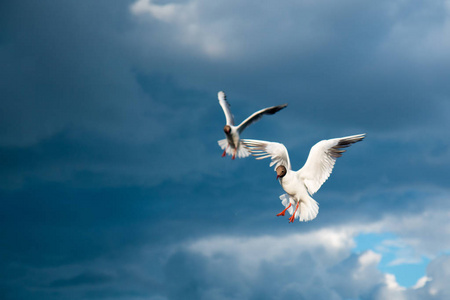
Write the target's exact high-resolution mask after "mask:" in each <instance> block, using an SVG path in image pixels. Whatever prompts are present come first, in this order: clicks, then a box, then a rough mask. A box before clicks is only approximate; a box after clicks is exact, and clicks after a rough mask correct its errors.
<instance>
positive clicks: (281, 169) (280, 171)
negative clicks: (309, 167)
mask: <svg viewBox="0 0 450 300" xmlns="http://www.w3.org/2000/svg"><path fill="white" fill-rule="evenodd" d="M275 171H276V172H277V179H279V178H283V177H284V175H286V167H285V166H278V167H277V168H276V169H275Z"/></svg>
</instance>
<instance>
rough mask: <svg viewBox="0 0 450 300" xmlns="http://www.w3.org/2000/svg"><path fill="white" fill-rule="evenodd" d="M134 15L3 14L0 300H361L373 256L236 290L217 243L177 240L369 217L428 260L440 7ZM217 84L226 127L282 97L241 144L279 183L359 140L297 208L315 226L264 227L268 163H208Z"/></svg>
mask: <svg viewBox="0 0 450 300" xmlns="http://www.w3.org/2000/svg"><path fill="white" fill-rule="evenodd" d="M144 2H145V1H144ZM144 2H143V3H144ZM133 3H136V1H120V2H114V3H111V2H108V1H100V2H98V1H97V2H95V3H78V2H72V1H63V2H58V3H55V2H52V1H40V2H39V3H35V2H33V1H20V2H13V1H10V2H3V3H2V4H1V6H2V9H0V14H1V18H0V25H1V26H0V27H1V28H2V31H1V32H0V64H1V65H2V68H0V81H1V84H0V93H1V95H2V96H1V98H2V109H1V110H0V111H1V112H0V114H1V115H0V164H1V170H0V179H1V189H2V190H1V191H0V198H1V202H0V212H1V213H0V214H1V215H2V216H1V218H0V224H1V230H0V241H1V242H0V243H1V247H0V253H1V254H2V255H1V257H2V258H1V259H2V262H3V264H0V265H2V267H1V269H2V270H0V271H1V272H0V274H3V275H0V276H1V278H2V279H3V280H2V284H1V285H0V295H3V296H4V297H2V298H5V299H30V298H33V299H37V298H42V299H52V297H53V299H62V298H64V299H86V298H108V299H109V298H119V299H120V298H123V299H133V298H136V299H139V298H146V299H148V298H149V297H154V299H158V300H160V299H186V297H187V296H189V297H191V298H199V299H201V298H203V299H236V298H239V297H240V298H243V299H264V298H267V299H274V298H277V299H278V298H280V297H281V298H285V297H293V296H295V297H304V298H305V299H308V298H316V299H317V298H327V299H341V298H351V297H354V298H357V297H361V298H367V299H376V297H377V296H379V295H381V296H380V298H382V296H383V295H385V294H383V293H387V295H391V294H389V293H391V292H392V289H388V288H386V284H385V282H384V281H383V280H384V279H383V278H384V277H383V275H384V274H382V273H381V272H380V271H378V269H377V268H376V261H377V256H376V255H373V253H372V254H369V255H368V256H367V255H366V256H364V255H363V254H351V253H350V252H349V251H350V250H349V249H348V248H346V250H345V251H343V252H339V251H338V252H339V253H340V254H342V253H344V254H342V256H340V257H339V259H336V260H334V264H332V265H326V266H325V265H324V263H323V262H322V261H320V259H319V258H323V259H330V257H332V256H333V255H335V252H333V253H331V252H330V253H328V254H324V253H325V252H327V251H328V250H327V249H328V248H327V247H325V246H323V245H322V246H318V247H317V248H316V249H315V250H317V253H314V255H313V254H311V253H312V252H311V251H303V252H301V253H296V254H295V255H294V256H293V257H292V256H289V255H287V256H286V257H289V259H293V261H292V262H291V263H290V264H288V266H287V267H285V268H280V266H279V264H280V262H281V263H283V260H281V259H280V260H276V261H275V260H270V258H269V259H268V260H267V261H264V258H265V257H263V259H262V260H261V261H259V262H258V263H257V264H256V265H254V266H253V267H255V266H256V267H255V268H254V269H252V270H253V271H254V274H253V276H243V274H242V269H240V267H239V263H238V262H239V261H242V257H240V256H239V255H234V254H233V253H232V252H233V251H232V250H233V247H231V248H227V249H228V250H229V251H231V254H230V252H229V251H228V252H227V251H219V250H217V249H216V250H215V251H216V253H215V255H213V256H208V255H207V254H205V253H204V252H202V251H193V250H192V249H189V247H187V246H186V244H189V243H194V244H195V241H198V240H201V239H202V238H203V237H205V236H206V237H208V236H212V237H214V236H216V235H220V234H225V235H234V236H235V237H236V240H235V241H236V244H237V245H239V243H241V244H245V242H243V241H242V240H240V239H239V238H240V237H242V236H247V237H248V239H249V240H251V238H252V237H254V236H258V235H263V234H269V235H270V234H272V235H278V234H280V233H283V234H288V235H289V234H297V233H298V232H299V230H300V231H301V232H302V233H308V232H311V231H314V230H320V228H327V227H329V226H331V227H333V226H344V227H345V226H347V225H348V224H351V225H354V226H357V225H355V224H360V223H364V222H366V223H369V224H372V223H376V224H378V223H377V222H381V223H383V222H384V223H383V224H384V225H379V224H378V225H376V226H375V225H373V226H374V227H376V228H384V230H386V228H395V229H398V232H397V234H398V235H399V236H400V235H402V236H405V237H406V238H408V239H407V240H408V241H410V242H411V245H415V246H417V249H420V251H421V252H426V253H427V254H430V253H431V254H433V255H435V254H436V252H437V251H438V250H437V249H442V247H443V244H445V240H442V239H441V238H439V237H438V236H435V235H430V234H427V232H430V231H432V229H433V228H434V226H435V225H436V224H437V223H434V222H431V221H429V222H428V223H426V222H425V221H424V220H427V218H429V215H431V216H433V217H432V218H431V219H432V221H435V222H438V221H439V222H441V223H443V222H444V220H445V212H446V211H448V208H447V206H445V205H443V201H445V199H446V198H447V195H448V193H446V188H447V185H448V184H447V182H446V178H447V177H446V174H447V169H448V166H449V163H450V160H449V159H448V152H449V147H448V143H447V142H445V140H444V137H448V133H447V131H446V128H447V127H446V126H443V125H448V121H446V119H447V115H446V112H448V111H449V110H448V105H446V104H445V101H447V100H448V99H447V98H448V94H449V92H450V90H449V86H448V84H447V82H446V78H448V75H449V68H448V65H449V61H448V59H447V56H446V55H444V54H443V53H447V52H446V51H445V50H446V49H447V48H448V45H447V44H446V43H442V44H439V43H433V42H432V41H433V39H434V40H444V41H445V40H446V39H445V37H446V33H447V31H448V30H447V29H446V26H444V25H445V24H446V23H445V22H446V15H445V14H444V13H443V11H445V6H444V2H442V1H440V2H439V1H438V2H437V4H436V3H433V4H427V3H425V2H420V1H401V2H392V1H381V2H380V1H379V2H373V3H372V2H370V3H369V2H367V1H365V2H360V1H344V2H339V3H338V2H334V1H319V2H314V3H312V2H298V1H288V2H285V3H283V4H280V3H278V2H271V3H266V4H260V3H259V2H258V3H256V2H242V1H231V2H230V1H227V2H216V3H212V2H211V3H209V2H208V1H201V0H197V1H176V2H168V1H159V2H155V3H153V2H152V4H154V5H157V8H158V5H164V4H175V5H174V6H168V7H167V10H166V11H165V12H164V11H163V12H162V10H160V11H159V13H157V12H155V11H153V14H148V12H147V13H145V12H144V13H141V14H139V13H136V11H133V9H132V7H133ZM419 4H420V5H419ZM159 8H163V6H161V7H159ZM425 12H426V13H425ZM419 24H420V26H419ZM440 38H441V39H440ZM432 46H433V47H432ZM425 50H426V51H425ZM427 51H430V52H427ZM423 53H431V54H432V55H431V54H430V55H426V54H423ZM219 90H225V91H226V92H227V94H228V98H229V101H230V103H231V105H232V111H233V114H234V115H235V117H236V120H237V121H241V120H243V119H244V118H246V117H247V116H248V115H249V114H250V113H252V112H254V111H255V110H256V109H259V108H263V107H266V106H269V105H276V104H281V103H286V102H287V103H289V106H288V108H287V109H286V110H283V111H282V112H280V113H278V114H277V115H275V116H268V117H267V118H264V119H263V120H261V121H260V122H259V123H257V124H255V125H252V126H251V127H249V128H248V129H247V130H246V132H245V133H244V137H247V138H258V139H266V140H274V141H279V142H283V143H285V144H286V146H287V147H288V150H289V153H290V155H291V161H292V163H293V165H294V166H295V168H296V169H298V168H300V167H301V166H302V165H303V163H304V161H305V160H306V157H307V155H308V151H309V149H310V148H311V146H312V145H313V144H314V143H316V142H318V141H319V140H320V139H325V138H332V137H338V136H344V135H347V134H348V135H349V134H357V133H362V132H367V134H368V136H367V139H366V140H365V141H364V142H362V143H358V144H357V145H354V146H352V147H351V148H349V149H348V153H346V154H344V156H343V157H342V158H340V159H339V160H338V162H337V164H336V169H335V170H334V171H333V174H332V175H331V177H330V179H329V180H328V181H327V182H326V183H325V185H324V186H323V188H322V189H321V191H320V192H319V193H317V194H316V195H315V196H314V197H315V199H316V200H318V202H319V203H320V205H321V206H320V213H319V217H318V218H317V220H315V221H314V222H310V223H307V224H297V223H296V224H294V226H291V227H286V225H287V221H286V219H280V218H275V216H274V215H275V214H276V213H277V212H279V210H281V208H282V207H281V204H280V201H279V199H278V196H279V195H281V194H282V193H283V192H282V189H281V187H280V186H279V184H278V182H277V181H276V180H275V176H274V175H275V174H274V172H273V170H272V168H269V167H268V164H269V161H268V160H265V161H262V162H261V161H255V160H253V159H252V158H248V159H245V160H236V161H231V160H230V159H229V157H227V158H221V157H220V154H221V151H220V149H219V147H218V146H217V144H216V141H217V140H218V139H221V138H223V132H222V131H221V128H222V127H223V125H224V122H225V118H224V116H223V113H222V110H221V108H220V106H219V105H218V101H217V92H218V91H219ZM433 188H438V189H439V191H440V192H441V193H442V194H439V193H438V192H436V191H435V190H434V189H433ZM436 194H439V197H437V196H436ZM441 195H442V196H441ZM424 199H426V201H424ZM435 207H440V208H441V209H442V210H443V211H442V212H441V213H440V214H439V213H436V212H435V211H434V208H435ZM392 216H401V217H399V218H397V217H396V218H393V217H392ZM385 219H387V221H386V220H385ZM380 220H381V221H380ZM399 220H400V221H399ZM411 220H413V221H414V223H415V224H416V225H417V226H419V225H420V227H421V228H424V229H423V230H418V229H417V228H416V227H414V226H412V225H411V224H410V222H411ZM396 222H397V223H396ZM386 224H387V225H386ZM348 226H350V225H348ZM377 226H378V227H377ZM383 226H384V227H383ZM362 227H363V228H364V226H362ZM333 228H334V227H333ZM411 228H412V229H411ZM377 230H380V229H377ZM350 239H351V237H347V242H348V241H349V240H350ZM288 241H289V240H288ZM216 242H220V236H219V238H218V240H216ZM425 242H426V243H425ZM308 243H309V241H308ZM308 243H305V244H308ZM424 244H427V245H424ZM271 245H272V244H264V245H263V246H264V247H263V248H262V249H266V248H269V246H271ZM197 250H198V249H197ZM286 251H288V252H289V250H286ZM255 253H261V248H260V249H258V251H255V252H253V253H248V252H245V253H243V257H244V258H246V259H248V260H249V261H250V260H251V259H253V258H254V256H255ZM431 254H430V255H431ZM361 257H365V258H366V259H369V260H368V263H367V261H366V263H367V264H366V265H364V266H365V268H362V267H361V266H362V263H361V259H362V258H361ZM363 261H364V259H363ZM440 262H442V263H443V265H444V264H446V263H447V260H446V258H441V259H440ZM436 265H437V264H432V265H430V268H429V274H430V275H431V276H438V275H435V274H439V272H440V271H439V270H438V268H437V267H436ZM445 270H446V269H445V268H443V269H442V270H441V271H442V272H444V271H445ZM308 272H310V273H308ZM358 272H360V273H358ZM442 272H441V273H442ZM311 273H312V274H313V275H312V276H311V277H308V276H309V275H310V274H311ZM290 274H299V275H301V277H302V278H307V280H302V281H299V283H298V282H297V281H296V282H295V283H290V282H287V281H288V280H286V279H285V278H289V276H288V275H290ZM342 274H344V275H345V276H342ZM354 274H359V275H360V276H361V277H360V279H354V280H351V281H345V280H344V279H343V278H354V277H352V276H353V275H354ZM441 275H442V274H441ZM444 277H445V274H444ZM364 278H366V279H367V280H364ZM369 281H370V282H369ZM297 283H298V284H297ZM433 284H435V286H433ZM323 286H326V287H327V288H326V289H324V288H322V287H323ZM344 287H345V288H344ZM433 288H434V289H433ZM434 290H439V291H440V292H441V293H443V295H446V294H445V293H446V291H445V289H444V288H442V287H441V286H440V281H439V280H437V281H435V282H434V283H428V284H427V286H426V289H424V290H420V291H417V293H419V292H420V293H422V292H423V293H425V294H426V295H429V294H430V293H432V292H433V291H434ZM425 291H426V292H425ZM409 292H411V293H413V292H414V291H408V293H409ZM183 297H184V298H183ZM385 298H386V297H385Z"/></svg>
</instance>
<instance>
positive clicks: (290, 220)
mask: <svg viewBox="0 0 450 300" xmlns="http://www.w3.org/2000/svg"><path fill="white" fill-rule="evenodd" d="M299 204H300V201H299V202H297V205H296V206H295V210H294V213H293V214H292V216H291V217H290V218H289V223H293V222H294V219H295V213H296V212H297V209H298V205H299Z"/></svg>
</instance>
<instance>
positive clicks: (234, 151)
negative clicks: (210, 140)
mask: <svg viewBox="0 0 450 300" xmlns="http://www.w3.org/2000/svg"><path fill="white" fill-rule="evenodd" d="M218 98H219V104H220V106H221V107H222V109H223V112H224V114H225V118H226V125H225V126H224V128H223V131H224V132H225V137H226V139H222V140H219V141H218V142H217V143H218V144H219V146H220V147H221V148H222V149H223V150H224V151H223V154H222V156H225V155H226V154H228V155H231V156H232V159H235V157H236V156H237V157H239V158H243V157H247V156H249V155H250V152H249V151H247V149H246V148H245V147H242V146H241V139H240V134H241V133H242V132H243V131H244V129H245V128H247V126H249V125H250V124H252V123H254V122H256V121H258V120H259V119H261V118H262V116H263V115H273V114H275V113H276V112H278V111H279V110H281V109H283V108H285V107H286V106H287V104H283V105H278V106H272V107H267V108H264V109H261V110H259V111H257V112H255V113H253V114H252V115H251V116H249V117H248V118H247V119H245V120H244V121H242V123H241V124H239V125H237V126H235V125H234V116H233V115H232V114H231V111H230V104H229V103H228V101H227V99H226V95H225V93H224V92H222V91H220V92H219V93H218Z"/></svg>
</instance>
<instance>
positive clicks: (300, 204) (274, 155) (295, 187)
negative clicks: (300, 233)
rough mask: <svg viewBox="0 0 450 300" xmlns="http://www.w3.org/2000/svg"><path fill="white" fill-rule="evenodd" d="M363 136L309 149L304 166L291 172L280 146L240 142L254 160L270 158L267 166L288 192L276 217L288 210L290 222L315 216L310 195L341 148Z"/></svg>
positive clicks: (320, 182)
mask: <svg viewBox="0 0 450 300" xmlns="http://www.w3.org/2000/svg"><path fill="white" fill-rule="evenodd" d="M365 135H366V134H365V133H364V134H358V135H352V136H347V137H341V138H336V139H330V140H323V141H320V142H318V143H317V144H315V145H314V146H313V147H312V148H311V151H310V152H309V156H308V159H307V160H306V163H305V165H304V166H303V167H302V168H301V169H300V170H298V171H293V170H292V169H291V163H290V161H289V154H288V151H287V149H286V147H285V146H284V145H283V144H280V143H274V142H266V141H258V140H248V139H243V140H242V143H243V144H244V145H245V146H246V147H247V148H248V150H249V151H250V152H251V153H252V155H254V156H256V159H264V158H268V157H270V158H271V159H272V162H271V163H270V166H273V165H275V171H276V172H277V179H279V181H280V184H281V186H282V187H283V189H284V191H285V192H286V193H287V194H283V195H281V196H280V200H281V203H282V204H283V205H284V207H285V209H284V210H283V211H282V212H281V213H279V214H277V216H284V214H285V213H286V210H287V211H288V212H289V213H290V214H291V217H290V218H289V223H291V222H294V220H295V218H298V219H299V221H310V220H313V219H314V218H315V217H316V216H317V214H318V213H319V205H318V203H317V202H316V200H314V199H313V198H312V197H311V196H312V195H313V194H314V193H315V192H317V191H318V190H319V189H320V187H321V186H322V184H323V183H324V182H325V181H326V180H327V179H328V177H329V176H330V174H331V172H332V171H333V167H334V164H335V162H336V159H337V158H338V157H341V156H342V153H344V152H345V150H343V148H346V147H349V146H350V145H351V144H353V143H356V142H359V141H361V140H363V139H364V137H365ZM294 205H295V209H293V207H294ZM297 211H298V213H297Z"/></svg>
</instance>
